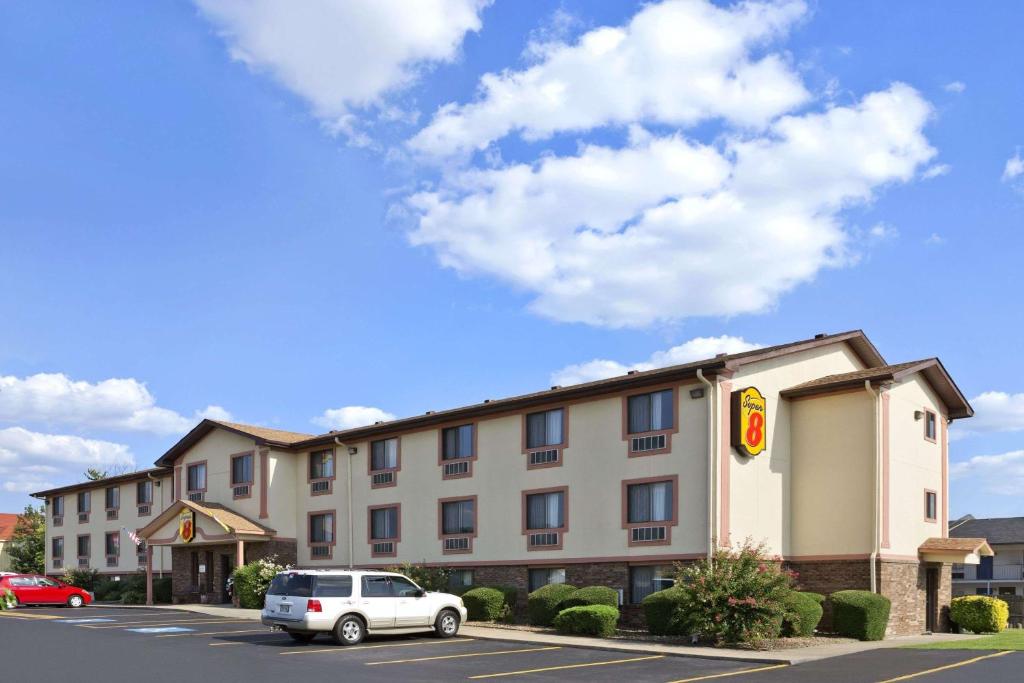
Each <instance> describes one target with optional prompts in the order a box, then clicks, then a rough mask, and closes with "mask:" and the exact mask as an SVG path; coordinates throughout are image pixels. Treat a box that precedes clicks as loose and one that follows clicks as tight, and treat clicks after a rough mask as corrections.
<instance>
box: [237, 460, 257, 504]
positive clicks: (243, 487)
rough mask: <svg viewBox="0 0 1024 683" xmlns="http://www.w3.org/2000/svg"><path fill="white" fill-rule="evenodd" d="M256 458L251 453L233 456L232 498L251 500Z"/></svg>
mask: <svg viewBox="0 0 1024 683" xmlns="http://www.w3.org/2000/svg"><path fill="white" fill-rule="evenodd" d="M254 463H255V458H254V457H253V454H252V453H251V452H249V453H236V454H235V455H232V456H231V497H232V499H235V498H251V497H252V485H253V482H254V481H255V477H254V473H253V470H254Z"/></svg>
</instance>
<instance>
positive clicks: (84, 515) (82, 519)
mask: <svg viewBox="0 0 1024 683" xmlns="http://www.w3.org/2000/svg"><path fill="white" fill-rule="evenodd" d="M88 522H89V513H88V512H79V513H78V523H79V524H87V523H88Z"/></svg>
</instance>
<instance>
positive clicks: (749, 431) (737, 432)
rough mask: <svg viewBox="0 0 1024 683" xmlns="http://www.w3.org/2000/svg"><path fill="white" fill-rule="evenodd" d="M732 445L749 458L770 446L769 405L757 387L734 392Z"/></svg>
mask: <svg viewBox="0 0 1024 683" xmlns="http://www.w3.org/2000/svg"><path fill="white" fill-rule="evenodd" d="M732 445H733V446H734V447H735V448H736V449H737V450H739V451H740V452H741V453H744V454H746V455H749V456H755V455H758V454H759V453H763V452H764V449H765V448H767V446H768V404H767V401H765V398H764V396H763V395H762V394H761V392H760V391H758V390H757V389H756V388H755V387H747V388H746V389H739V390H738V391H734V392H732Z"/></svg>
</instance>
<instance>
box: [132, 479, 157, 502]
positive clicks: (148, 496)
mask: <svg viewBox="0 0 1024 683" xmlns="http://www.w3.org/2000/svg"><path fill="white" fill-rule="evenodd" d="M135 503H136V505H152V504H153V482H152V481H149V480H148V479H147V480H146V481H140V482H139V483H137V484H136V485H135Z"/></svg>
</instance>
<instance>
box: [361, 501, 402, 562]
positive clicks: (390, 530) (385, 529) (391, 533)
mask: <svg viewBox="0 0 1024 683" xmlns="http://www.w3.org/2000/svg"><path fill="white" fill-rule="evenodd" d="M367 512H368V514H367V537H368V538H367V540H368V541H369V543H370V556H371V557H393V556H394V555H397V554H398V543H399V542H400V541H401V540H402V505H401V504H400V503H395V504H389V505H371V506H370V507H369V508H368V511H367Z"/></svg>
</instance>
